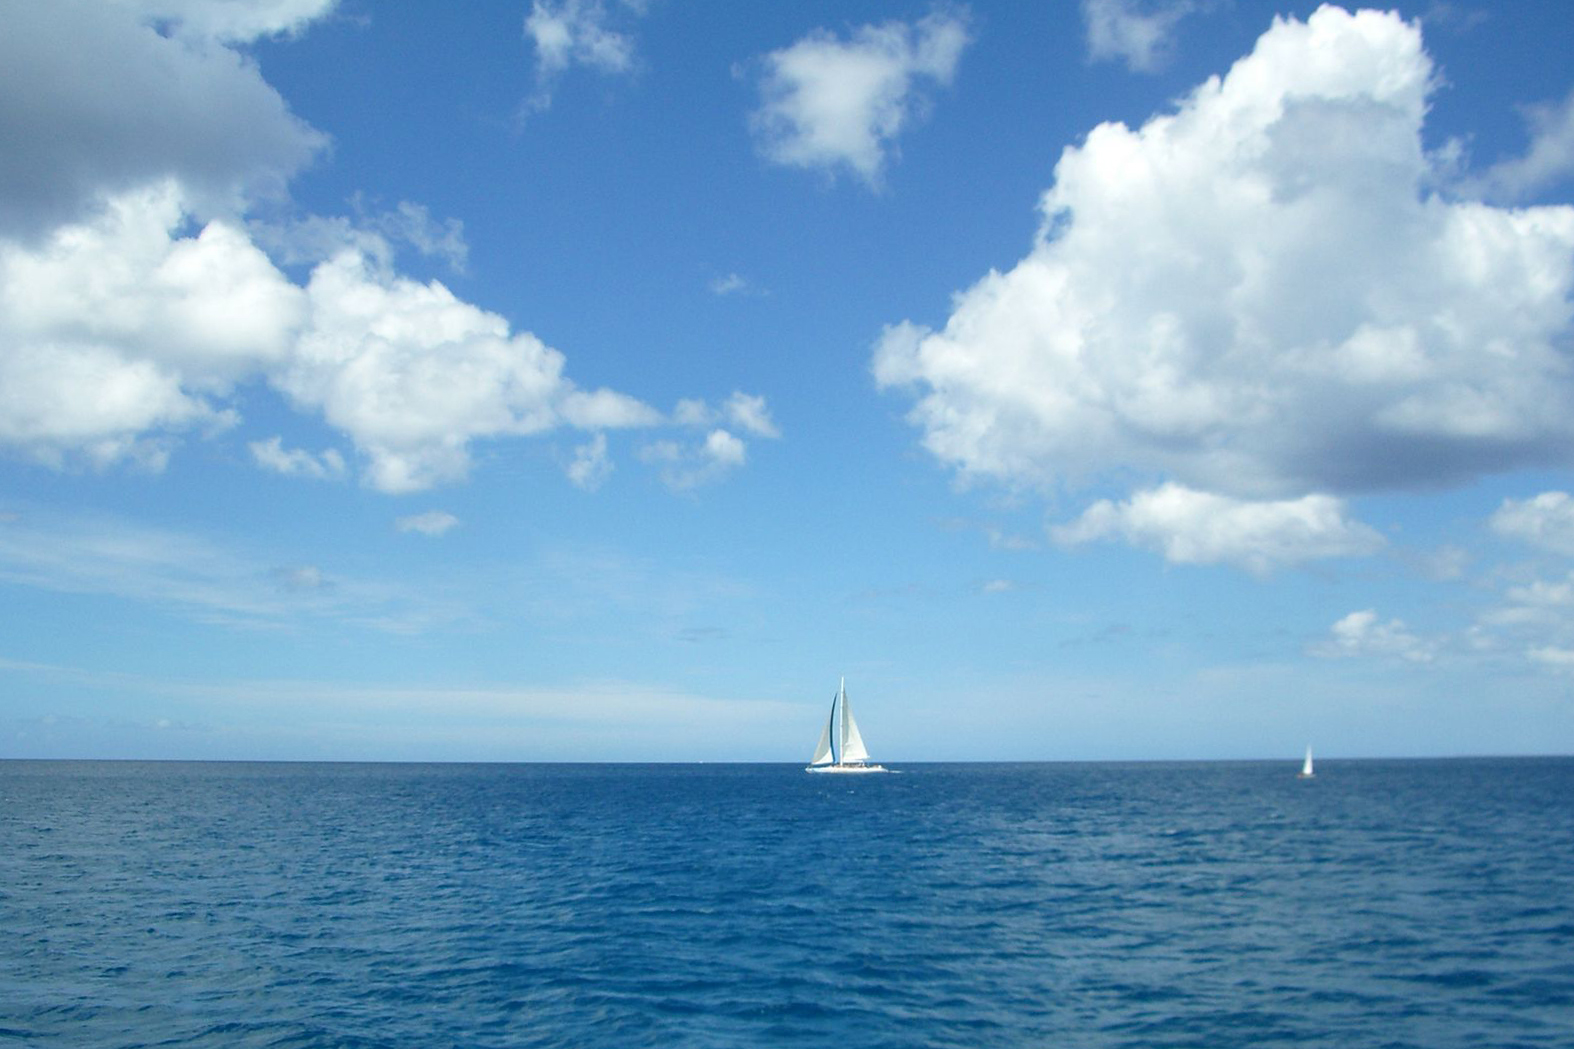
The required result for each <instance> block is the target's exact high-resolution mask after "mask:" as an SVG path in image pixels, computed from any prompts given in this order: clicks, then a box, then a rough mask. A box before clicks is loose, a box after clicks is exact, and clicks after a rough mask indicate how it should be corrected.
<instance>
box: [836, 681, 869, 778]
mask: <svg viewBox="0 0 1574 1049" xmlns="http://www.w3.org/2000/svg"><path fill="white" fill-rule="evenodd" d="M841 730H842V755H841V760H842V761H844V762H845V761H868V760H869V751H868V750H867V749H865V748H864V738H863V736H862V735H860V734H859V732H858V722H856V721H854V720H853V708H852V705H851V704H850V703H848V702H847V689H846V687H845V686H844V687H843V688H842V724H841Z"/></svg>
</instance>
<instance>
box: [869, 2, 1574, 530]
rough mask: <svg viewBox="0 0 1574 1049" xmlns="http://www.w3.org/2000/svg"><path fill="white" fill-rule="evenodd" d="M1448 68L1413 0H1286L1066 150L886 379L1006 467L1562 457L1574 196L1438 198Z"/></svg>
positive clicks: (1247, 470)
mask: <svg viewBox="0 0 1574 1049" xmlns="http://www.w3.org/2000/svg"><path fill="white" fill-rule="evenodd" d="M1434 83H1435V77H1434V75H1433V69H1432V64H1431V62H1430V60H1429V59H1428V57H1427V55H1426V53H1425V51H1424V50H1423V48H1422V42H1421V35H1420V31H1419V29H1418V28H1417V27H1416V26H1415V25H1412V24H1409V23H1406V22H1404V21H1403V20H1401V19H1400V18H1398V17H1397V16H1395V15H1392V14H1383V13H1378V12H1372V11H1364V12H1361V13H1359V14H1355V15H1352V14H1348V13H1347V12H1345V11H1343V10H1340V9H1337V8H1332V7H1324V8H1322V9H1320V10H1318V11H1317V12H1316V13H1315V14H1313V15H1312V16H1311V18H1310V19H1308V20H1307V21H1306V22H1300V21H1296V20H1293V19H1281V20H1276V21H1275V22H1274V23H1273V25H1272V27H1271V28H1270V29H1269V30H1268V31H1267V32H1266V33H1264V34H1263V36H1262V37H1261V39H1259V40H1258V42H1257V45H1256V47H1255V48H1254V50H1253V51H1252V53H1251V54H1250V55H1248V56H1246V57H1245V58H1242V59H1241V60H1240V61H1238V62H1237V63H1236V64H1235V65H1234V67H1233V68H1232V69H1231V70H1230V71H1229V73H1228V74H1227V75H1226V76H1224V77H1222V78H1214V79H1210V80H1209V81H1207V82H1206V83H1204V84H1202V85H1201V86H1199V87H1197V88H1196V89H1195V90H1194V91H1193V92H1191V94H1190V95H1188V96H1187V97H1185V98H1184V99H1182V100H1181V102H1180V103H1179V104H1178V107H1177V109H1176V111H1175V112H1173V113H1167V114H1163V115H1159V116H1155V117H1153V118H1152V119H1150V120H1149V121H1148V122H1147V123H1145V124H1144V125H1143V126H1141V127H1140V128H1136V129H1132V128H1128V127H1126V126H1124V125H1122V124H1103V125H1100V126H1098V127H1096V128H1094V129H1093V130H1092V131H1091V132H1090V133H1089V134H1088V136H1087V138H1086V140H1085V141H1084V142H1083V143H1082V144H1081V145H1078V146H1073V147H1069V148H1067V149H1066V150H1065V151H1064V153H1063V154H1062V156H1061V159H1060V161H1059V163H1058V164H1057V166H1056V169H1055V181H1054V184H1053V185H1052V186H1051V187H1050V189H1049V190H1048V191H1047V192H1046V193H1045V195H1044V199H1043V203H1042V210H1043V216H1044V221H1043V225H1042V227H1041V229H1040V231H1039V235H1038V238H1037V241H1036V243H1035V245H1034V247H1033V250H1032V251H1031V252H1030V253H1029V254H1028V255H1027V257H1026V258H1024V259H1022V260H1021V261H1020V262H1019V263H1017V265H1016V266H1014V267H1012V268H1011V269H1009V270H1007V271H1005V272H1003V273H1001V272H994V273H990V274H988V275H987V276H985V277H984V278H983V279H981V280H980V281H979V282H978V283H977V284H975V285H974V286H973V287H971V288H969V289H967V290H966V291H964V292H962V293H960V294H959V295H958V296H957V298H956V300H955V303H954V307H953V309H952V312H951V316H950V318H949V320H948V321H947V323H946V325H945V326H944V328H943V329H942V330H939V331H935V330H930V329H929V328H927V327H924V326H922V325H918V324H914V323H911V322H902V323H899V324H894V325H892V326H890V327H888V328H887V330H886V331H885V333H884V335H883V336H882V337H881V339H880V340H879V343H878V344H877V347H876V351H875V355H874V361H873V368H874V373H875V376H876V379H877V381H878V382H879V383H880V385H881V386H883V387H885V388H888V389H903V390H907V391H910V392H911V393H912V395H913V396H914V397H915V399H916V406H915V407H914V409H913V410H912V412H911V414H910V419H911V421H912V422H913V423H915V424H916V425H917V426H919V427H920V428H921V429H922V431H923V435H924V436H923V439H924V443H925V445H926V446H927V447H928V448H929V450H930V451H931V452H932V453H934V454H935V455H936V456H937V457H938V458H939V459H941V460H942V461H943V462H945V463H947V464H950V465H952V466H954V467H955V468H956V469H958V470H959V471H960V472H961V474H962V475H963V476H964V477H968V478H990V479H995V480H997V481H1002V482H1005V483H1008V484H1012V485H1028V486H1043V487H1049V488H1054V487H1062V486H1066V485H1075V484H1080V483H1086V482H1087V481H1089V480H1091V479H1096V478H1101V477H1106V476H1111V475H1114V474H1117V473H1119V474H1132V475H1136V476H1144V477H1152V478H1163V479H1168V480H1170V481H1173V482H1174V483H1176V484H1178V485H1180V486H1182V487H1183V488H1184V489H1187V490H1191V491H1194V492H1209V493H1215V494H1219V495H1224V496H1228V497H1230V498H1232V499H1239V500H1251V501H1262V500H1270V501H1275V502H1277V501H1283V500H1292V501H1293V500H1299V499H1303V498H1305V497H1308V496H1335V497H1337V496H1343V495H1350V494H1356V493H1363V492H1373V491H1383V490H1393V489H1398V488H1407V487H1418V486H1428V485H1431V486H1435V485H1446V484H1453V483H1462V482H1464V481H1467V480H1470V479H1473V478H1475V477H1477V476H1480V475H1482V474H1485V473H1489V472H1493V471H1502V470H1509V469H1514V468H1519V467H1524V466H1528V465H1532V464H1548V463H1566V462H1568V461H1570V459H1571V449H1574V440H1571V438H1574V382H1571V378H1570V375H1569V372H1568V370H1567V368H1566V367H1565V362H1564V353H1563V351H1562V349H1561V347H1563V346H1565V345H1566V344H1567V340H1568V338H1569V335H1570V319H1571V309H1574V307H1571V291H1574V208H1571V207H1567V206H1558V207H1536V208H1526V209H1520V210H1512V211H1511V210H1503V209H1499V208H1495V207H1491V206H1488V205H1485V204H1482V203H1478V202H1472V201H1469V200H1462V201H1451V200H1445V199H1443V198H1440V197H1438V196H1436V195H1434V194H1431V193H1430V192H1429V191H1428V189H1427V187H1429V186H1430V185H1433V184H1434V183H1435V181H1436V175H1437V172H1436V171H1435V170H1434V169H1433V168H1432V166H1431V164H1432V162H1431V160H1429V158H1428V156H1427V154H1426V153H1425V151H1424V150H1423V148H1422V140H1421V127H1422V121H1423V118H1424V116H1425V113H1426V107H1427V95H1428V91H1429V90H1430V88H1431V87H1432V85H1433V84H1434ZM1134 502H1137V501H1136V500H1134ZM1128 516H1129V511H1128V512H1117V511H1115V510H1114V509H1109V510H1103V511H1100V512H1099V514H1096V515H1095V518H1094V520H1095V521H1104V520H1108V521H1110V522H1114V521H1117V520H1125V519H1126V518H1127V517H1128ZM1109 527H1110V528H1111V529H1113V528H1115V525H1114V524H1113V523H1111V524H1110V525H1109ZM1347 545H1348V543H1347V541H1345V540H1341V541H1340V542H1338V543H1337V544H1336V546H1337V547H1339V548H1340V549H1343V548H1345V547H1346V546H1347ZM1358 545H1359V544H1358ZM1273 559H1274V557H1273V556H1270V560H1273Z"/></svg>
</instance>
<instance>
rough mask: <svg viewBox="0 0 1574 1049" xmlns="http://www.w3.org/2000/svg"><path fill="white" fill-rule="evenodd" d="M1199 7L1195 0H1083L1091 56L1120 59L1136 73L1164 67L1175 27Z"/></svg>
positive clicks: (1095, 58)
mask: <svg viewBox="0 0 1574 1049" xmlns="http://www.w3.org/2000/svg"><path fill="white" fill-rule="evenodd" d="M1198 6H1199V5H1198V4H1197V3H1196V2H1194V0H1149V2H1147V3H1143V2H1141V0H1082V18H1083V21H1084V22H1085V23H1086V24H1087V28H1088V55H1089V56H1090V57H1091V58H1093V59H1094V60H1095V61H1100V60H1112V59H1119V60H1121V61H1123V62H1125V63H1126V67H1127V68H1128V69H1131V70H1133V71H1134V72H1141V73H1151V72H1154V71H1155V70H1157V69H1159V68H1160V67H1162V66H1163V64H1164V62H1165V60H1166V59H1167V58H1168V57H1169V54H1170V50H1171V47H1172V46H1173V43H1174V39H1173V38H1174V31H1175V24H1176V23H1177V22H1179V21H1180V20H1181V19H1182V18H1184V17H1186V16H1187V15H1189V14H1191V13H1192V12H1193V11H1195V10H1196V9H1197V7H1198Z"/></svg>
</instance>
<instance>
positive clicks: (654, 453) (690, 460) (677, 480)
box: [639, 428, 748, 492]
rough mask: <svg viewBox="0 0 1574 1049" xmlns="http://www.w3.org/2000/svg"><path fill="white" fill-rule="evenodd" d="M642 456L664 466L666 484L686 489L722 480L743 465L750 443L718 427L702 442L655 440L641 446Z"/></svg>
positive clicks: (677, 488)
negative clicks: (745, 442) (747, 443)
mask: <svg viewBox="0 0 1574 1049" xmlns="http://www.w3.org/2000/svg"><path fill="white" fill-rule="evenodd" d="M639 457H640V460H641V461H642V462H644V463H646V464H648V465H651V466H655V467H657V468H658V469H659V470H660V474H661V481H662V483H663V484H665V485H666V486H667V487H668V488H670V489H672V490H673V491H675V492H682V491H687V490H689V489H691V488H698V487H699V486H701V485H705V484H710V483H712V482H714V481H718V480H720V479H721V478H723V477H725V476H726V475H728V474H729V473H731V472H732V471H733V470H736V469H737V468H738V467H740V466H742V465H743V464H744V462H745V460H747V458H748V447H747V445H745V444H744V442H743V441H742V440H741V439H740V438H738V437H737V436H736V435H734V434H732V433H730V432H729V431H727V430H723V429H719V428H718V429H715V430H712V431H711V432H710V433H708V434H706V435H705V439H704V440H703V441H701V442H699V443H698V444H692V443H680V442H678V441H653V442H651V443H650V444H647V445H645V446H644V447H643V448H641V449H640V451H639Z"/></svg>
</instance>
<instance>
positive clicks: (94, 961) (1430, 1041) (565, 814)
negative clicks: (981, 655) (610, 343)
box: [0, 759, 1574, 1049]
mask: <svg viewBox="0 0 1574 1049" xmlns="http://www.w3.org/2000/svg"><path fill="white" fill-rule="evenodd" d="M1297 765H1298V763H1297V762H1294V761H1290V762H1286V763H1273V764H1268V763H1260V764H1259V763H1221V764H1134V765H1114V764H1099V765H1093V764H1088V765H1078V764H1066V765H915V766H909V767H907V768H906V769H905V770H904V773H903V774H902V775H892V776H862V777H832V776H807V775H804V773H803V772H802V770H801V769H800V768H798V767H797V766H760V765H737V766H639V765H595V766H562V765H555V766H554V765H428V766H422V765H315V764H183V763H148V764H143V763H132V762H20V761H10V762H0V1044H4V1045H9V1044H16V1045H27V1046H35V1045H36V1046H49V1047H54V1046H73V1047H75V1046H152V1045H158V1046H214V1047H218V1046H224V1047H229V1046H242V1047H244V1046H281V1047H283V1046H292V1047H316V1046H323V1047H327V1046H356V1047H372V1046H389V1047H393V1046H401V1047H403V1046H411V1047H416V1046H419V1047H435V1046H565V1047H568V1046H573V1047H594V1046H669V1045H670V1046H684V1047H689V1046H694V1047H706V1046H716V1047H721V1046H727V1047H733V1046H800V1045H801V1046H823V1045H828V1044H833V1043H852V1044H856V1045H858V1046H860V1047H878V1046H889V1047H897V1046H903V1047H906V1046H967V1047H974V1046H1057V1047H1058V1046H1069V1047H1078V1046H1128V1045H1129V1046H1198V1047H1208V1049H1221V1047H1229V1046H1262V1045H1288V1044H1291V1043H1294V1044H1296V1045H1298V1046H1329V1047H1333V1046H1337V1047H1341V1049H1343V1047H1360V1046H1373V1047H1376V1046H1384V1047H1393V1046H1416V1047H1426V1049H1439V1047H1449V1046H1560V1047H1566V1046H1570V1045H1574V760H1571V759H1515V760H1474V759H1472V760H1464V759H1461V760H1448V761H1396V762H1382V761H1359V762H1339V761H1327V762H1323V763H1321V764H1320V765H1319V767H1318V772H1319V774H1318V777H1317V778H1316V779H1315V780H1311V781H1304V782H1303V781H1298V780H1296V778H1295V771H1296V767H1297Z"/></svg>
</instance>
